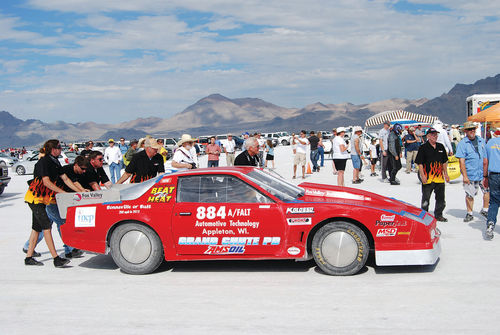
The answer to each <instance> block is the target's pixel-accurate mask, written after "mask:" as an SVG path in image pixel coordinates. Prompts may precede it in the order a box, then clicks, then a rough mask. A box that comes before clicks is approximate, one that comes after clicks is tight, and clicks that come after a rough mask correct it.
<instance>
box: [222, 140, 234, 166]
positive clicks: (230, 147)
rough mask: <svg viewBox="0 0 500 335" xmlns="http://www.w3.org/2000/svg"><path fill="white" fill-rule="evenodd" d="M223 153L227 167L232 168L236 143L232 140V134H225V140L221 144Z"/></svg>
mask: <svg viewBox="0 0 500 335" xmlns="http://www.w3.org/2000/svg"><path fill="white" fill-rule="evenodd" d="M222 145H223V147H224V152H225V153H226V164H227V166H234V152H235V151H236V143H235V142H234V140H233V135H232V134H227V140H225V141H224V142H223V144H222Z"/></svg>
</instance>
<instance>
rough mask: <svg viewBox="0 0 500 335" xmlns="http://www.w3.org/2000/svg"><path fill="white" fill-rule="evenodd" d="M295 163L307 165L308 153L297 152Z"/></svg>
mask: <svg viewBox="0 0 500 335" xmlns="http://www.w3.org/2000/svg"><path fill="white" fill-rule="evenodd" d="M293 165H302V166H306V154H304V153H301V152H297V153H296V154H295V157H294V159H293Z"/></svg>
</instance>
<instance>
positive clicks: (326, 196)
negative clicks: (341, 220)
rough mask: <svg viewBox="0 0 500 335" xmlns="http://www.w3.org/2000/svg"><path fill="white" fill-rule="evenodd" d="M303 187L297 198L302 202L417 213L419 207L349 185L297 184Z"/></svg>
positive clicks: (419, 210)
mask: <svg viewBox="0 0 500 335" xmlns="http://www.w3.org/2000/svg"><path fill="white" fill-rule="evenodd" d="M299 186H300V187H302V188H303V189H304V191H305V192H304V196H302V197H300V198H299V199H298V200H301V201H304V202H324V203H336V204H346V205H354V206H362V207H372V208H378V209H382V210H384V209H388V210H391V211H396V212H402V211H405V212H409V213H411V214H414V215H419V214H420V213H421V211H422V210H421V209H420V208H417V207H415V206H413V205H410V204H407V203H405V202H402V201H400V200H397V199H394V198H388V197H384V196H382V195H379V194H376V193H372V192H368V191H365V190H360V189H357V188H350V187H339V186H330V185H324V184H315V183H302V184H300V185H299Z"/></svg>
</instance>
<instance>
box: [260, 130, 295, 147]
mask: <svg viewBox="0 0 500 335" xmlns="http://www.w3.org/2000/svg"><path fill="white" fill-rule="evenodd" d="M262 137H264V138H266V139H267V138H270V139H272V140H273V143H278V144H281V145H290V143H291V141H292V137H291V136H290V135H289V134H288V133H287V132H286V131H279V132H274V133H262Z"/></svg>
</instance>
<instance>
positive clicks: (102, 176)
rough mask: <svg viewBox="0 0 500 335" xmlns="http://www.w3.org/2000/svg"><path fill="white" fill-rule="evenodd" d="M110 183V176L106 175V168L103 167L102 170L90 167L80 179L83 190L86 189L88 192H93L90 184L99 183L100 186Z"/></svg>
mask: <svg viewBox="0 0 500 335" xmlns="http://www.w3.org/2000/svg"><path fill="white" fill-rule="evenodd" d="M108 181H109V178H108V175H107V174H106V171H104V168H103V167H102V166H101V167H100V168H97V169H96V168H94V167H93V166H92V165H89V168H88V169H87V171H86V172H85V173H84V174H83V175H82V176H81V177H80V180H79V182H80V185H82V187H83V188H86V189H88V190H92V187H91V186H90V184H92V183H97V184H98V185H99V184H105V183H107V182H108Z"/></svg>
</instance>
